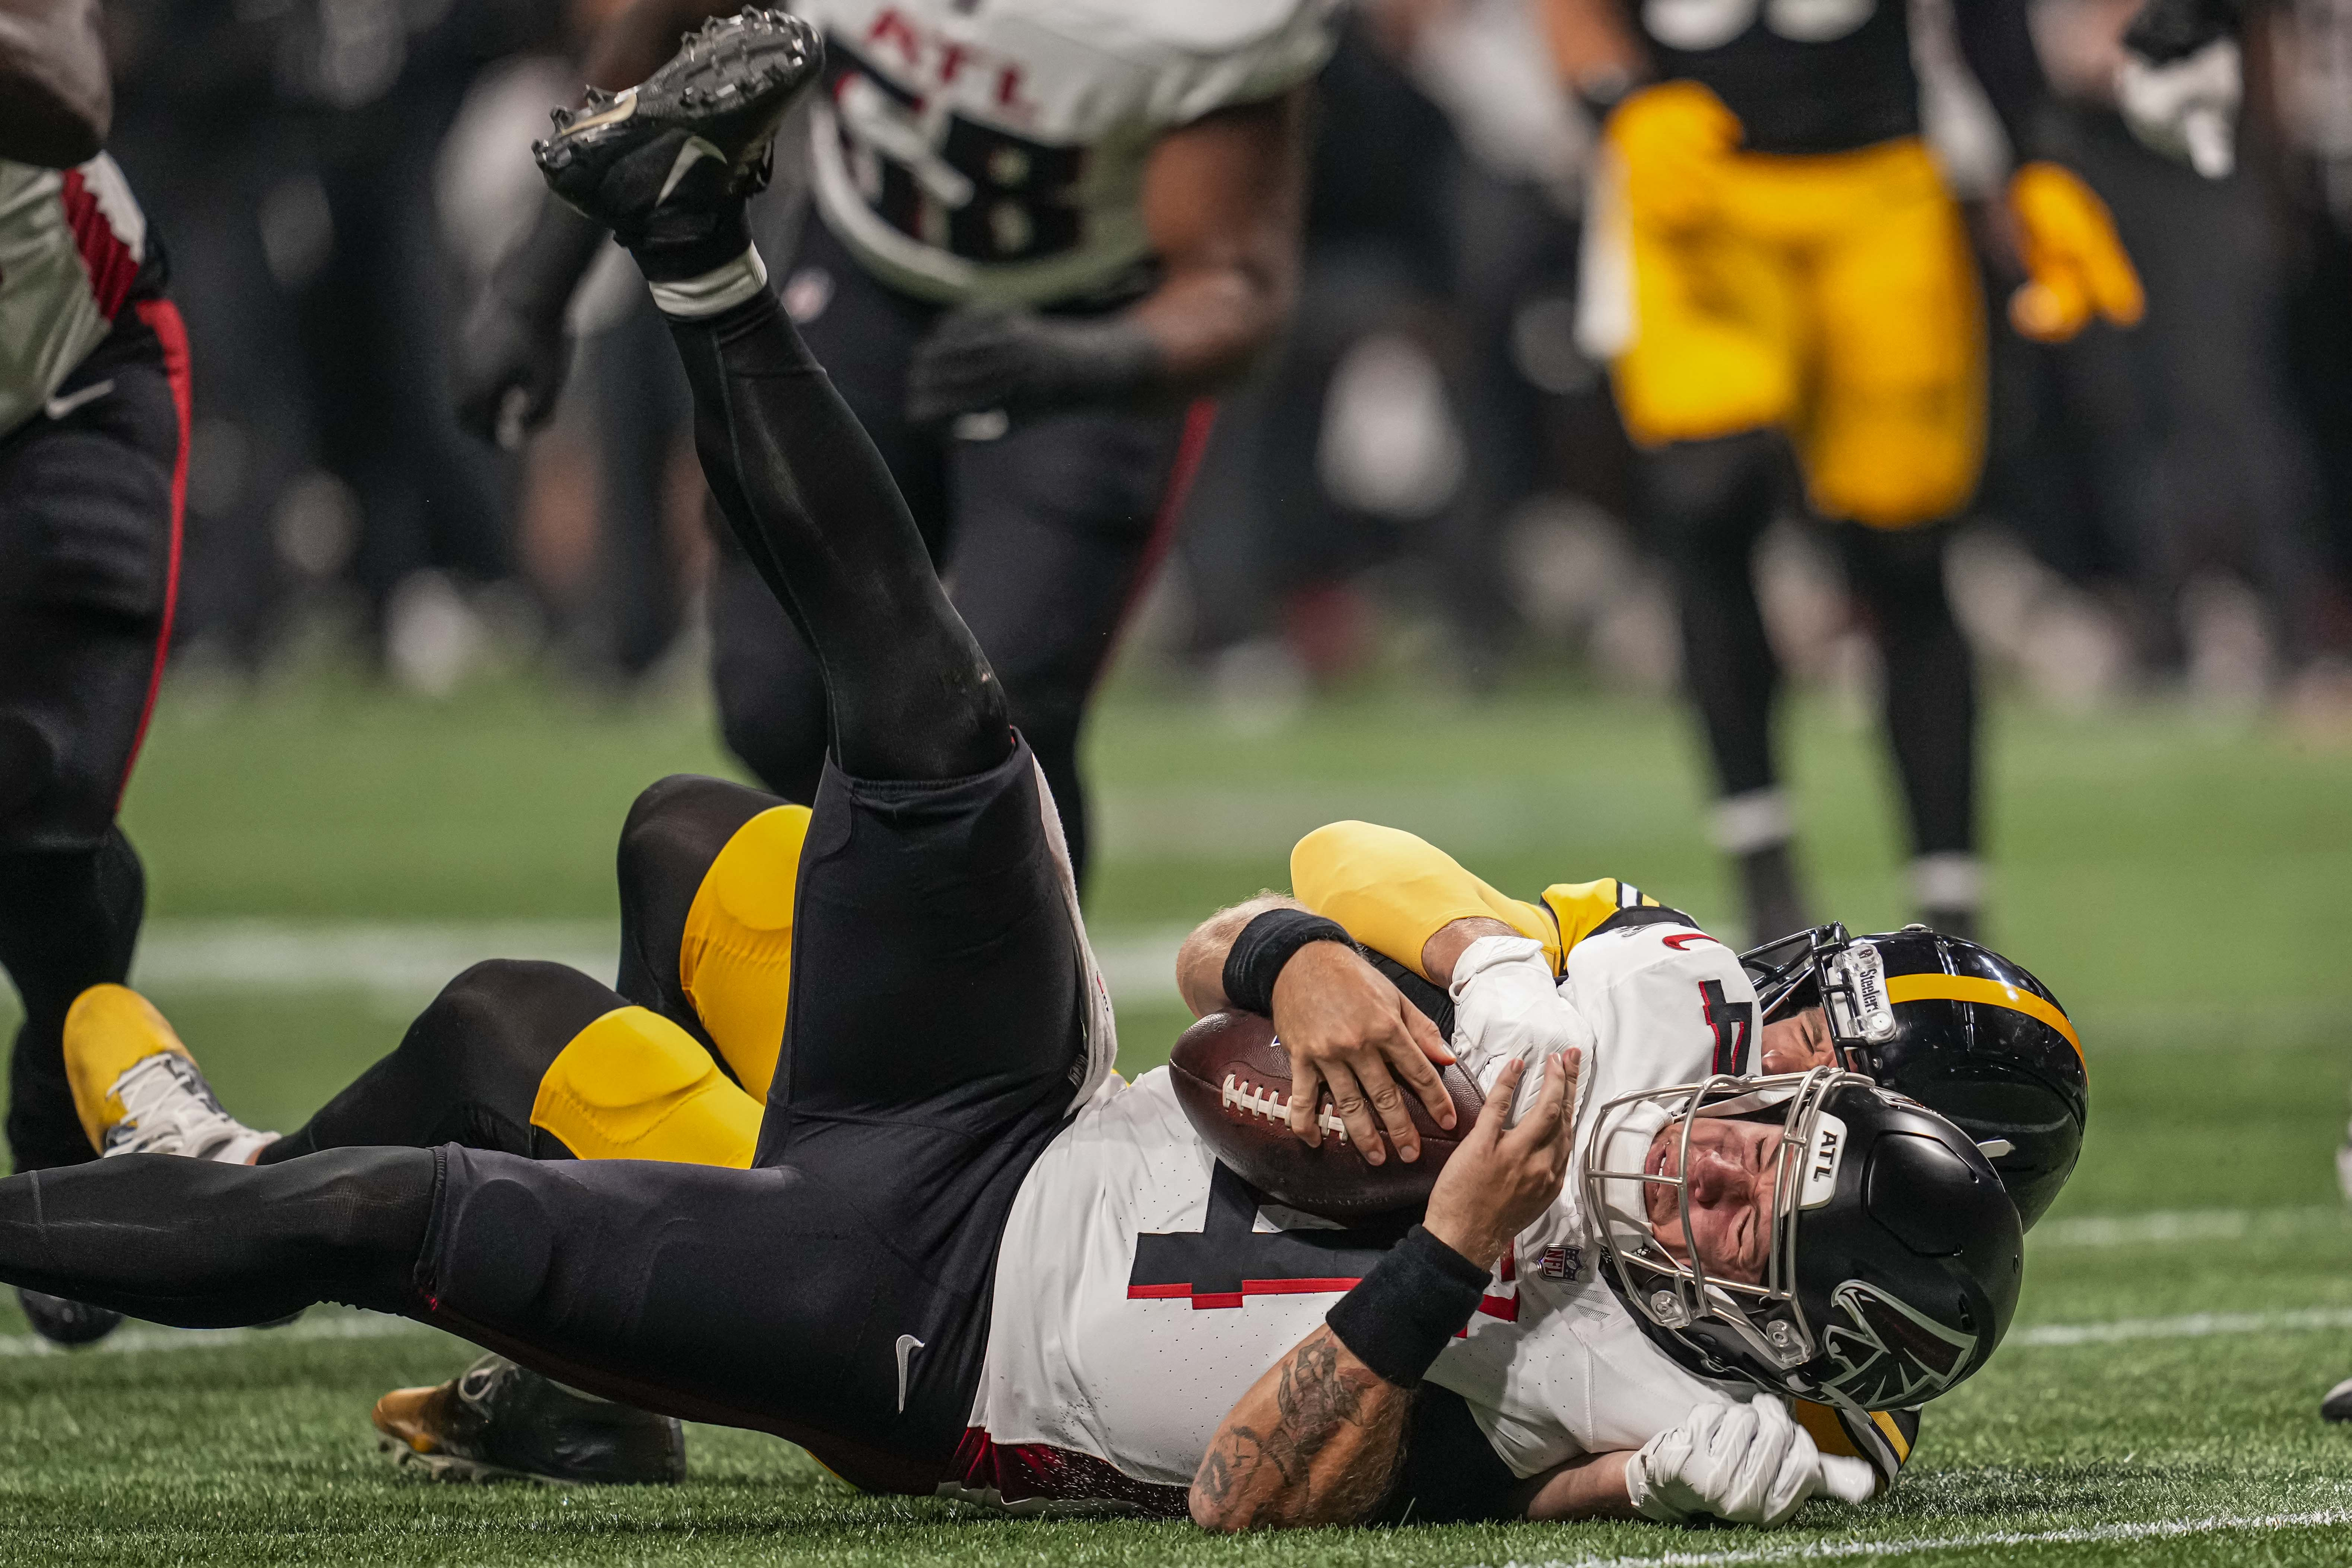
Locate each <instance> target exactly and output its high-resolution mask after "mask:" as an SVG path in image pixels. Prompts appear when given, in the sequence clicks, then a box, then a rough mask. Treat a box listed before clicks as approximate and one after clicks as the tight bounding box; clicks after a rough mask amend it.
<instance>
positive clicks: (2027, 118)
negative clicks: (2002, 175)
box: [1952, 0, 2050, 163]
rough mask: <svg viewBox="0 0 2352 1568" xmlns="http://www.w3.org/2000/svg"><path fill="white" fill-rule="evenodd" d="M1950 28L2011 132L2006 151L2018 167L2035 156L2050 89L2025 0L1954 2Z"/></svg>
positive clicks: (2039, 148) (2004, 129)
mask: <svg viewBox="0 0 2352 1568" xmlns="http://www.w3.org/2000/svg"><path fill="white" fill-rule="evenodd" d="M1952 24H1953V28H1954V30H1955V31H1956V32H1957V33H1958V35H1959V44H1960V53H1961V55H1962V56H1964V57H1965V58H1967V60H1968V62H1969V69H1970V70H1971V71H1974V72H1975V73H1976V79H1977V81H1978V84H1979V86H1981V87H1982V88H1983V89H1984V93H1985V97H1986V98H1987V99H1988V100H1990V102H1991V104H1992V111H1993V113H1995V114H1996V115H1998V116H2000V128H2001V129H2002V130H2003V131H2005V132H2008V133H2009V145H2010V151H2011V153H2013V154H2014V155H2015V157H2016V159H2017V161H2018V162H2019V163H2024V162H2025V161H2026V160H2028V159H2030V158H2032V157H2034V156H2036V155H2037V154H2038V153H2040V151H2041V142H2042V138H2043V131H2042V105H2043V103H2044V101H2045V100H2047V99H2048V98H2049V96H2050V84H2049V82H2048V81H2047V80H2046V79H2044V78H2043V77H2042V57H2041V56H2039V55H2037V54H2035V53H2034V51H2033V34H2032V31H2031V30H2030V29H2029V28H2028V27H2027V26H2026V22H2025V5H2024V0H1953V5H1952Z"/></svg>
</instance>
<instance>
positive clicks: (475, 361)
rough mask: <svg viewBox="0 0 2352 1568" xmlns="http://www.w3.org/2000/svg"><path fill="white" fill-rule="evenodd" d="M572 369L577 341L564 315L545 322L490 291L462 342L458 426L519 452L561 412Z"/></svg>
mask: <svg viewBox="0 0 2352 1568" xmlns="http://www.w3.org/2000/svg"><path fill="white" fill-rule="evenodd" d="M571 366H572V338H571V335H570V334H569V333H567V332H566V331H564V330H563V318H562V315H561V314H557V315H556V316H554V317H553V319H551V320H549V319H545V318H543V317H541V316H540V315H538V314H534V313H533V312H530V311H528V310H522V309H520V307H518V306H517V305H515V304H514V303H513V302H512V301H511V300H508V299H507V298H506V297H504V296H503V295H502V294H500V293H499V290H497V289H489V290H488V291H487V292H485V293H484V294H483V296H482V298H481V300H479V301H478V302H477V304H476V305H475V307H474V310H473V311H472V313H471V314H470V315H468V316H467V320H466V330H465V331H464V333H463V334H462V335H461V336H460V337H459V338H458V341H457V364H456V369H455V376H454V378H455V380H456V383H457V385H456V393H457V423H458V424H459V425H460V426H463V427H464V428H465V429H467V431H469V432H471V433H472V434H474V435H476V436H478V437H481V438H482V439H483V440H485V441H492V442H496V443H497V444H498V445H499V447H504V448H505V449H506V450H508V451H510V452H511V451H514V450H515V449H517V448H518V447H520V446H521V445H522V442H523V437H525V436H527V435H529V434H530V432H531V431H533V430H536V429H538V428H539V427H540V426H542V425H544V424H546V423H547V419H548V416H550V415H551V414H552V413H553V412H554V411H555V399H556V395H558V394H559V393H561V392H562V390H563V378H564V375H565V373H566V372H568V371H569V370H570V369H571Z"/></svg>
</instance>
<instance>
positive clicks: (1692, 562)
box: [1639, 430, 1808, 942]
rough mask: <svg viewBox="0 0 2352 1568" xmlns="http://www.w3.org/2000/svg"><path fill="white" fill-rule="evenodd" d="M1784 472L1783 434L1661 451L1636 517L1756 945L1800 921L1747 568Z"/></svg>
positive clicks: (1766, 644) (1719, 840)
mask: <svg viewBox="0 0 2352 1568" xmlns="http://www.w3.org/2000/svg"><path fill="white" fill-rule="evenodd" d="M1787 463H1788V444H1787V440H1786V438H1785V437H1782V436H1781V435H1780V432H1778V431H1777V430H1751V431H1748V432H1746V433H1744V434H1740V435H1736V436H1724V437H1717V438H1716V439H1713V440H1707V441H1681V442H1676V443H1675V444H1674V445H1672V446H1668V447H1659V448H1658V449H1656V450H1654V451H1652V452H1647V453H1644V454H1643V456H1642V458H1641V461H1640V468H1639V477H1640V483H1641V491H1640V495H1641V501H1642V507H1643V512H1644V515H1646V516H1647V517H1648V518H1649V520H1650V522H1651V526H1652V527H1653V529H1654V531H1655V536H1656V538H1657V539H1658V541H1659V542H1660V545H1661V547H1662V548H1663V550H1664V553H1665V557H1666V562H1667V566H1668V569H1669V570H1670V571H1671V572H1672V573H1673V574H1674V579H1675V598H1676V602H1677V607H1678V609H1679V610H1680V612H1681V615H1680V618H1681V623H1682V646H1683V681H1684V684H1685V687H1686V688H1687V689H1688V690H1689V692H1690V696H1691V700H1692V702H1693V704H1694V705H1695V706H1696V708H1697V710H1698V714H1699V720H1700V724H1701V727H1702V729H1703V730H1704V731H1705V733H1706V742H1707V752H1708V754H1709V756H1710V757H1711V758H1712V759H1713V762H1714V764H1715V775H1716V784H1717V792H1718V795H1717V805H1716V813H1715V816H1716V820H1715V833H1714V837H1715V841H1716V846H1717V848H1719V849H1721V850H1722V851H1723V852H1724V853H1725V854H1727V855H1728V856H1730V857H1731V858H1732V861H1733V863H1734V865H1735V866H1737V867H1738V872H1739V880H1740V885H1741V892H1742V894H1743V895H1744V902H1745V905H1746V909H1747V912H1748V929H1749V933H1750V936H1751V939H1752V940H1754V941H1758V942H1763V941H1768V940H1769V939H1770V938H1772V937H1775V936H1780V935H1784V934H1786V933H1787V932H1790V931H1801V930H1803V929H1804V927H1805V926H1806V924H1807V923H1808V914H1807V910H1806V907H1805V898H1804V894H1803V891H1802V889H1801V886H1800V883H1799V880H1798V876H1797V870H1796V864H1795V858H1794V855H1793V852H1792V850H1791V848H1790V837H1791V833H1792V825H1791V823H1790V816H1789V810H1788V805H1787V804H1786V802H1785V800H1784V799H1783V798H1782V796H1781V794H1780V774H1779V770H1778V766H1777V763H1776V761H1775V758H1774V755H1773V745H1772V721H1773V714H1774V710H1775V706H1776V704H1777V702H1778V700H1779V697H1780V661H1779V659H1778V658H1775V657H1774V655H1773V652H1772V644H1771V641H1770V639H1769V637H1767V636H1766V635H1765V630H1764V615H1763V609H1762V606H1761V605H1759V603H1758V600H1757V597H1756V582H1755V566H1754V555H1755V550H1756V542H1757V540H1758V539H1759V537H1761V536H1762V534H1763V531H1764V529H1765V526H1766V525H1767V524H1768V523H1769V522H1770V521H1771V517H1772V509H1773V506H1774V503H1775V501H1776V500H1777V499H1778V497H1779V495H1780V478H1781V476H1782V475H1783V474H1784V473H1785V472H1786V468H1787Z"/></svg>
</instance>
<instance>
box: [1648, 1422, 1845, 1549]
mask: <svg viewBox="0 0 2352 1568" xmlns="http://www.w3.org/2000/svg"><path fill="white" fill-rule="evenodd" d="M1876 1479H1877V1478H1876V1475H1875V1472H1874V1471H1873V1470H1872V1469H1871V1468H1870V1465H1869V1463H1868V1462H1867V1461H1866V1460H1863V1459H1853V1458H1845V1457H1843V1456H1842V1455H1837V1454H1824V1453H1822V1451H1821V1450H1820V1449H1819V1448H1817V1447H1814V1446H1813V1440H1812V1438H1811V1436H1809V1435H1808V1434H1807V1433H1806V1431H1805V1429H1804V1428H1803V1427H1801V1426H1798V1425H1797V1423H1796V1420H1795V1418H1794V1417H1792V1416H1791V1415H1790V1414H1789V1410H1788V1406H1786V1405H1782V1404H1781V1403H1780V1401H1779V1400H1778V1399H1775V1398H1773V1397H1772V1396H1771V1395H1769V1394H1763V1395H1759V1397H1757V1398H1755V1399H1753V1400H1750V1401H1749V1402H1748V1403H1747V1404H1745V1405H1699V1406H1697V1407H1696V1408H1695V1409H1693V1410H1692V1411H1691V1413H1690V1414H1689V1415H1685V1416H1684V1417H1683V1419H1682V1421H1681V1422H1680V1423H1679V1424H1678V1425H1676V1426H1671V1427H1669V1428H1667V1429H1666V1430H1665V1431H1664V1432H1661V1433H1659V1434H1658V1435H1657V1436H1654V1437H1653V1438H1651V1439H1650V1440H1649V1441H1648V1442H1646V1443H1644V1444H1643V1445H1642V1447H1641V1448H1640V1449H1639V1450H1637V1451H1636V1452H1635V1453H1634V1455H1633V1458H1629V1459H1627V1460H1626V1461H1625V1492H1626V1496H1627V1497H1628V1498H1630V1499H1631V1500H1632V1501H1633V1507H1634V1510H1635V1511H1637V1512H1639V1513H1640V1514H1641V1515H1642V1516H1643V1518H1645V1519H1654V1520H1657V1521H1659V1522H1661V1523H1664V1524H1690V1523H1693V1522H1695V1521H1698V1520H1701V1519H1716V1520H1721V1521H1724V1522H1726V1523H1728V1524H1756V1525H1763V1526H1765V1527H1766V1528H1768V1529H1769V1527H1771V1526H1773V1525H1777V1524H1785V1523H1787V1522H1788V1521H1789V1520H1790V1519H1791V1518H1792V1517H1794V1515H1795V1514H1796V1511H1797V1510H1799V1509H1801V1508H1802V1507H1804V1506H1805V1504H1806V1503H1807V1502H1808V1501H1810V1500H1811V1499H1813V1498H1814V1497H1817V1496H1823V1495H1826V1496H1830V1497H1834V1498H1839V1499H1842V1500H1844V1501H1846V1502H1853V1503H1859V1502H1866V1501H1868V1500H1870V1496H1871V1493H1872V1491H1873V1490H1874V1488H1875V1484H1876Z"/></svg>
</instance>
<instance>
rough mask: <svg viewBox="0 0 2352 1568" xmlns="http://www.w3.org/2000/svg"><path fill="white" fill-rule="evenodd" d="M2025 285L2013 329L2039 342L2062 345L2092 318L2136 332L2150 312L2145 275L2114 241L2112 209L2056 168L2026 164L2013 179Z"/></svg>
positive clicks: (2013, 298)
mask: <svg viewBox="0 0 2352 1568" xmlns="http://www.w3.org/2000/svg"><path fill="white" fill-rule="evenodd" d="M2009 206H2010V211H2011V214H2012V215H2014V216H2015V217H2016V219H2017V232H2018V238H2019V247H2020V249H2021V252H2022V255H2021V260H2022V261H2023V262H2024V263H2025V272H2026V280H2025V281H2024V282H2023V283H2022V284H2021V285H2019V286H2018V289H2017V290H2016V292H2014V293H2012V294H2011V295H2010V297H2009V319H2010V322H2011V325H2013V326H2014V327H2016V329H2017V330H2018V331H2019V332H2020V333H2021V334H2023V335H2024V336H2026V337H2029V338H2032V340H2033V341H2034V342H2042V343H2063V342H2066V341H2067V340H2068V339H2070V338H2072V337H2073V336H2074V334H2075V333H2077V332H2079V331H2082V330H2083V328H2084V326H2085V325H2087V324H2088V323H2089V321H2090V320H2091V317H2092V315H2093V314H2094V313H2096V314H2097V315H2098V316H2100V317H2101V318H2103V319H2104V320H2105V321H2110V322H2112V323H2114V324H2115V325H2116V326H2118V327H2130V326H2137V324H2138V323H2139V319H2140V316H2141V314H2142V313H2143V312H2144V311H2145V310H2146V309H2147V297H2146V295H2144V294H2143V293H2142V292H2141V290H2140V283H2139V274H2138V272H2137V271H2136V270H2134V269H2133V268H2132V264H2131V258H2130V257H2129V256H2127V255H2126V254H2125V252H2124V243H2123V241H2122V240H2121V239H2119V238H2117V237H2116V225H2115V219H2114V218H2113V217H2111V216H2109V215H2108V212H2107V204H2106V203H2105V202H2103V201H2101V200H2100V199H2099V198H2098V195H2097V193H2095V192H2094V191H2093V190H2092V189H2091V187H2090V186H2088V185H2086V184H2084V183H2083V181H2082V178H2081V176H2079V175H2077V174H2074V171H2072V170H2071V169H2066V168H2063V167H2061V166H2060V165H2058V164H2056V163H2043V162H2036V163H2026V164H2022V165H2021V166H2020V167H2019V169H2018V171H2017V173H2016V174H2012V175H2011V176H2010V180H2009Z"/></svg>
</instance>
